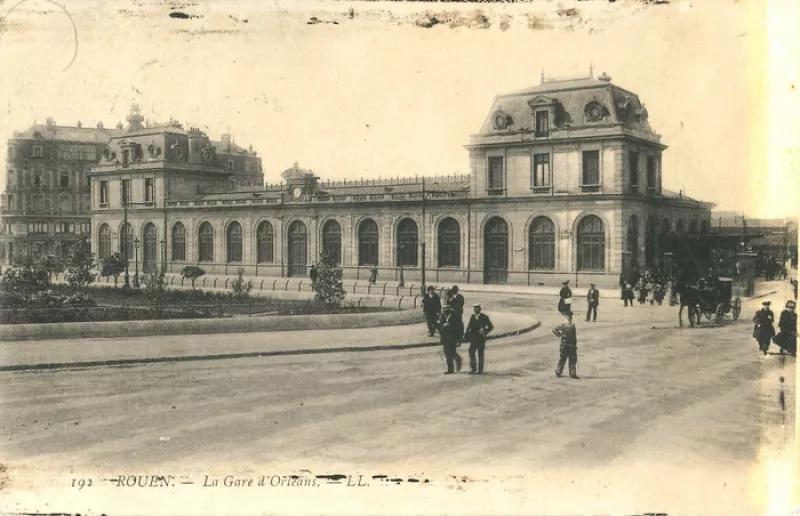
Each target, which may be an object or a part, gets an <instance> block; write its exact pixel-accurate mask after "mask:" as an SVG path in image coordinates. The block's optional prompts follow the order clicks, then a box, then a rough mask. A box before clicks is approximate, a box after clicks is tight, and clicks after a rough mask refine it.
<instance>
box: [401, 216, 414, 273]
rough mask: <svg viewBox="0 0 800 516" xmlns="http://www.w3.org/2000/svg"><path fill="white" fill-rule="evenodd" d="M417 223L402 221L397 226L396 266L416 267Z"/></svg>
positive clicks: (410, 220)
mask: <svg viewBox="0 0 800 516" xmlns="http://www.w3.org/2000/svg"><path fill="white" fill-rule="evenodd" d="M417 244H418V238H417V223H416V222H414V221H413V220H412V219H403V220H402V221H400V224H398V225H397V265H406V266H412V267H413V266H416V265H417Z"/></svg>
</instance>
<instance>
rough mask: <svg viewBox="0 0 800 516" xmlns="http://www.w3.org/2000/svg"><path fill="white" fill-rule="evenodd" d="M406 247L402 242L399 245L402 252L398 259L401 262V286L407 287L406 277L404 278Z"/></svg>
mask: <svg viewBox="0 0 800 516" xmlns="http://www.w3.org/2000/svg"><path fill="white" fill-rule="evenodd" d="M405 248H406V245H405V244H400V245H399V247H398V249H399V251H400V252H399V253H398V256H397V257H398V258H399V260H398V261H399V262H400V286H401V287H405V286H406V282H405V279H404V278H403V251H404V250H405Z"/></svg>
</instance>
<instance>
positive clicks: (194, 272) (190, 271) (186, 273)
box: [181, 265, 206, 290]
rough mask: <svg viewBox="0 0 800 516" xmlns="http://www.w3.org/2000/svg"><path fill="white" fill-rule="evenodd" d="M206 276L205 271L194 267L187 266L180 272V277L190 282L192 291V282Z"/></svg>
mask: <svg viewBox="0 0 800 516" xmlns="http://www.w3.org/2000/svg"><path fill="white" fill-rule="evenodd" d="M205 275H206V271H204V270H203V269H201V268H200V267H198V266H196V265H187V266H186V267H184V268H183V270H182V271H181V276H183V277H184V278H188V279H189V280H190V281H191V282H192V290H194V282H195V280H197V278H200V277H202V276H205Z"/></svg>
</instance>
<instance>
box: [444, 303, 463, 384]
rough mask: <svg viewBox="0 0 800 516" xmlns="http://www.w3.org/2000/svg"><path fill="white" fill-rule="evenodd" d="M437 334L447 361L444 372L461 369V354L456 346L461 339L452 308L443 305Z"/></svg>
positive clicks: (459, 328) (449, 372)
mask: <svg viewBox="0 0 800 516" xmlns="http://www.w3.org/2000/svg"><path fill="white" fill-rule="evenodd" d="M439 336H440V337H441V342H442V348H443V350H444V359H445V361H446V362H447V371H445V374H453V373H454V372H458V371H460V370H461V356H460V355H459V354H458V351H457V350H456V348H457V347H458V343H459V342H460V341H461V327H460V325H459V323H458V320H457V319H456V318H455V316H454V314H453V308H452V307H450V306H445V307H444V309H443V310H442V320H441V321H440V323H439Z"/></svg>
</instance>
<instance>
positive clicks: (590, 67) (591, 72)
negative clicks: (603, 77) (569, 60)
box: [589, 62, 594, 79]
mask: <svg viewBox="0 0 800 516" xmlns="http://www.w3.org/2000/svg"><path fill="white" fill-rule="evenodd" d="M589 78H590V79H594V62H590V63H589Z"/></svg>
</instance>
